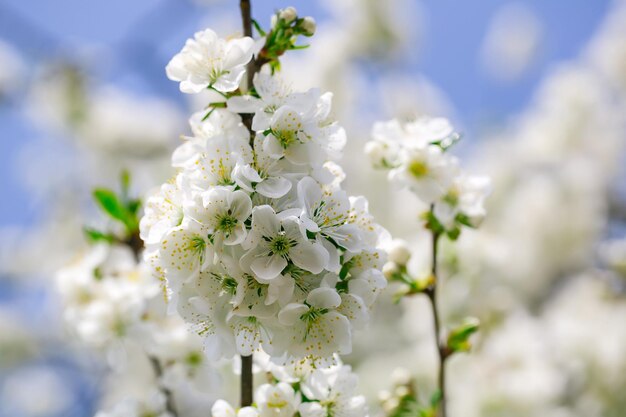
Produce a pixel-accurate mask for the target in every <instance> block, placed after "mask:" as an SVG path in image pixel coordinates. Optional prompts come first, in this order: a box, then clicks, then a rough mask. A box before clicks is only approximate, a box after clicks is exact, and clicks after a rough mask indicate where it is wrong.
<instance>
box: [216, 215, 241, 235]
mask: <svg viewBox="0 0 626 417" xmlns="http://www.w3.org/2000/svg"><path fill="white" fill-rule="evenodd" d="M237 223H239V221H238V220H237V219H236V218H235V217H233V216H231V215H229V214H224V215H222V216H220V217H218V219H217V229H218V230H220V231H222V232H224V234H225V235H226V236H228V235H230V234H231V233H232V232H233V230H235V227H236V226H237Z"/></svg>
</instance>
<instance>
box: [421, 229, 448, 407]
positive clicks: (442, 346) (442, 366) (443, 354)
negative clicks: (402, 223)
mask: <svg viewBox="0 0 626 417" xmlns="http://www.w3.org/2000/svg"><path fill="white" fill-rule="evenodd" d="M439 237H440V234H439V233H438V232H436V231H434V230H433V231H432V259H431V275H432V284H431V285H430V286H429V287H428V288H427V289H426V290H425V291H424V292H425V294H426V295H427V296H428V299H429V300H430V305H431V309H432V312H433V313H432V314H433V326H434V328H435V341H436V344H437V353H438V355H439V372H438V377H437V387H438V389H439V395H440V402H439V407H438V413H437V415H438V416H439V417H446V359H447V358H448V356H449V355H448V349H447V346H446V343H445V341H444V340H443V339H442V328H441V319H440V317H439V309H438V307H437V285H438V284H439V277H438V276H437V258H438V243H439Z"/></svg>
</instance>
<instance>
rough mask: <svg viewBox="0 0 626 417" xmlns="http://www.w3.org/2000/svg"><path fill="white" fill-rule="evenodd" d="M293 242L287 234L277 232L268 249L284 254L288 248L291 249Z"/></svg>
mask: <svg viewBox="0 0 626 417" xmlns="http://www.w3.org/2000/svg"><path fill="white" fill-rule="evenodd" d="M294 243H295V242H294V241H292V240H290V239H289V238H288V237H287V236H285V235H283V234H279V235H278V236H275V237H274V238H273V239H272V241H271V242H270V250H271V251H272V253H274V254H276V255H280V256H285V255H287V254H288V253H289V249H291V247H292V246H293V245H294Z"/></svg>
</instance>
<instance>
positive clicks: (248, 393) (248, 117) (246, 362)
mask: <svg viewBox="0 0 626 417" xmlns="http://www.w3.org/2000/svg"><path fill="white" fill-rule="evenodd" d="M239 8H240V9H241V22H242V24H243V35H244V36H249V37H252V6H251V4H250V0H241V1H240V2H239ZM258 69H259V67H258V66H257V63H256V60H255V58H254V57H252V59H251V60H250V63H249V64H248V68H247V70H246V75H247V78H246V80H247V88H248V89H250V88H252V80H253V79H254V74H255V73H256V72H257V71H258ZM252 117H253V115H252V114H242V115H241V118H242V121H243V123H244V125H245V126H246V128H247V129H248V131H249V132H250V146H254V132H253V131H252ZM253 390H254V380H253V375H252V355H250V356H243V355H242V356H241V401H240V404H241V406H242V407H246V406H249V405H252V402H253Z"/></svg>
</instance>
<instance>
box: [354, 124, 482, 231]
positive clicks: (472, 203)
mask: <svg viewBox="0 0 626 417" xmlns="http://www.w3.org/2000/svg"><path fill="white" fill-rule="evenodd" d="M372 136H373V140H372V141H370V142H368V143H367V145H366V153H367V155H368V156H369V158H370V160H371V162H372V164H373V165H374V166H375V167H377V168H383V169H389V170H390V171H389V180H390V181H391V182H393V183H397V184H398V185H400V186H404V187H407V188H409V189H410V190H411V191H413V192H414V193H415V194H416V195H417V196H418V198H419V199H420V200H421V201H422V202H424V203H426V204H429V205H432V206H433V213H434V215H435V217H436V219H437V221H438V222H439V223H440V224H441V225H442V226H443V227H444V228H445V229H446V230H451V229H453V228H454V227H455V225H456V224H457V223H459V224H463V225H467V226H471V227H477V226H478V225H480V223H481V222H482V220H483V218H484V216H485V209H484V207H483V201H484V199H485V197H486V196H487V194H488V193H489V191H490V180H489V179H488V178H487V177H478V176H469V175H467V174H465V173H463V172H462V171H461V170H460V168H459V166H458V165H459V164H458V160H457V159H456V158H455V157H453V156H450V155H449V154H447V153H446V152H445V151H446V150H447V149H448V148H449V147H450V146H452V145H453V144H454V143H455V142H456V141H457V140H458V139H459V138H460V136H459V134H458V133H456V132H455V131H454V129H453V128H452V126H451V125H450V123H449V122H448V120H446V119H443V118H420V119H417V120H415V121H413V122H409V123H401V122H400V121H398V120H391V121H389V122H378V123H376V124H375V125H374V127H373V130H372Z"/></svg>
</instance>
